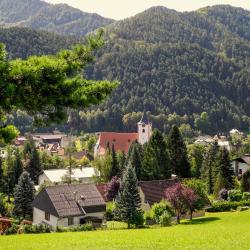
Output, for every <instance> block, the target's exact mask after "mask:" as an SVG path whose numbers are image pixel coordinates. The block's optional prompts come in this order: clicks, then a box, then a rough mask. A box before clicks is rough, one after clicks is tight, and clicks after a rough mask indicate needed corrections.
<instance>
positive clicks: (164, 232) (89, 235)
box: [0, 211, 250, 250]
mask: <svg viewBox="0 0 250 250" xmlns="http://www.w3.org/2000/svg"><path fill="white" fill-rule="evenodd" d="M0 249H1V250H6V249H16V250H29V249H34V250H50V249H53V250H54V249H55V250H61V249H63V250H75V249H77V250H79V249H88V250H89V249H95V250H96V249H98V250H99V249H129V250H132V249H153V250H158V249H164V250H165V249H181V250H183V249H195V250H198V249H204V250H209V249H225V250H230V249H232V250H238V249H240V250H243V249H250V211H245V212H232V213H214V214H207V216H206V217H205V218H201V219H196V220H194V221H193V223H192V224H190V223H189V222H188V221H186V222H183V223H182V224H181V225H178V226H172V227H169V228H156V229H140V230H106V231H95V232H81V233H61V234H60V233H52V234H40V235H17V236H0Z"/></svg>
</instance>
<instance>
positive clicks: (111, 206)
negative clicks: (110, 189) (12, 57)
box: [106, 202, 116, 221]
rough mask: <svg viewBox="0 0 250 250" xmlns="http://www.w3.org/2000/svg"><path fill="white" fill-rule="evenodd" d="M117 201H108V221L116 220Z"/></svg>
mask: <svg viewBox="0 0 250 250" xmlns="http://www.w3.org/2000/svg"><path fill="white" fill-rule="evenodd" d="M115 209H116V206H115V202H108V203H107V206H106V219H107V220H108V221H112V220H114V217H115Z"/></svg>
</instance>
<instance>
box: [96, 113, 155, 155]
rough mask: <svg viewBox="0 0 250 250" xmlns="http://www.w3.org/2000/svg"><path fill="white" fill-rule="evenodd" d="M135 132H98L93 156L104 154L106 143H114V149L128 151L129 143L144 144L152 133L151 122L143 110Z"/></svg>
mask: <svg viewBox="0 0 250 250" xmlns="http://www.w3.org/2000/svg"><path fill="white" fill-rule="evenodd" d="M137 128H138V129H137V132H136V133H116V132H102V133H100V134H99V139H98V141H97V143H96V145H95V156H104V155H105V153H106V149H107V145H109V146H110V147H112V145H114V148H115V151H116V152H117V151H120V152H124V153H125V154H127V153H128V151H129V148H130V146H131V144H132V143H133V142H135V141H138V142H139V143H140V144H142V145H143V144H145V143H146V142H148V141H149V139H150V137H151V135H152V123H150V122H149V120H148V118H147V115H146V113H145V112H144V113H143V115H142V118H141V120H140V121H139V122H138V123H137Z"/></svg>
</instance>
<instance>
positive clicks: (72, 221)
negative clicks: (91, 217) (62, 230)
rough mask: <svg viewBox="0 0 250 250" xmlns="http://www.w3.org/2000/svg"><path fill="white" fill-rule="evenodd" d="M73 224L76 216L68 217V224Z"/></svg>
mask: <svg viewBox="0 0 250 250" xmlns="http://www.w3.org/2000/svg"><path fill="white" fill-rule="evenodd" d="M72 225H74V218H73V217H70V218H68V226H72Z"/></svg>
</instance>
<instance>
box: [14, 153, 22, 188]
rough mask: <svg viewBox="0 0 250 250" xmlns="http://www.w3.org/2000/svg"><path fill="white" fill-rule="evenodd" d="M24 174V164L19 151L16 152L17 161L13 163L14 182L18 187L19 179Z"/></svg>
mask: <svg viewBox="0 0 250 250" xmlns="http://www.w3.org/2000/svg"><path fill="white" fill-rule="evenodd" d="M22 172H23V163H22V159H21V155H20V152H19V150H18V149H16V151H15V159H14V163H13V181H14V184H15V185H16V184H17V183H18V180H19V177H20V176H21V174H22Z"/></svg>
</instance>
